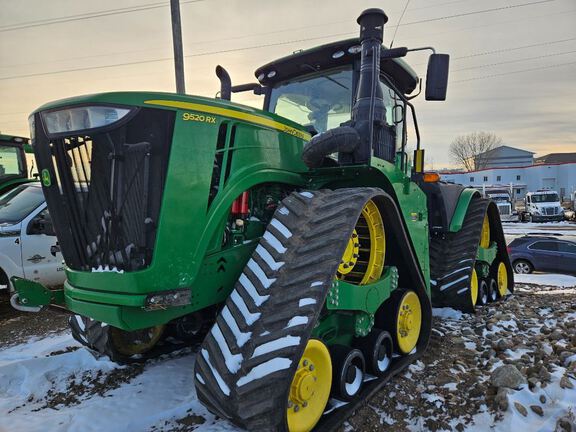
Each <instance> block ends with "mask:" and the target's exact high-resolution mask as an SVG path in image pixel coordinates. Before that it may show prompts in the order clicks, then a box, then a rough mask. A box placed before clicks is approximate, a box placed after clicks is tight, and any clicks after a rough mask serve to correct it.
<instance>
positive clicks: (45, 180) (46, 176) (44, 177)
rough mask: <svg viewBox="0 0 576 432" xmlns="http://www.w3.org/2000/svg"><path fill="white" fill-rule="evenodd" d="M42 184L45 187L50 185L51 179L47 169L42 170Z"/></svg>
mask: <svg viewBox="0 0 576 432" xmlns="http://www.w3.org/2000/svg"><path fill="white" fill-rule="evenodd" d="M42 184H43V185H44V186H46V187H49V186H50V185H52V179H51V178H50V173H49V172H48V170H47V169H43V170H42Z"/></svg>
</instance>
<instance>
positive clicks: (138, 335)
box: [110, 325, 164, 356]
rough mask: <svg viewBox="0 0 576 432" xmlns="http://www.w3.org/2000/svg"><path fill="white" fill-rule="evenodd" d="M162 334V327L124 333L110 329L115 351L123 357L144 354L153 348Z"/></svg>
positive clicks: (114, 328) (116, 329)
mask: <svg viewBox="0 0 576 432" xmlns="http://www.w3.org/2000/svg"><path fill="white" fill-rule="evenodd" d="M163 333H164V325H159V326H155V327H148V328H145V329H142V330H135V331H126V330H122V329H119V328H116V327H110V337H111V338H112V343H113V345H114V348H115V349H116V351H118V352H119V353H120V354H122V355H125V356H133V355H138V354H144V353H145V352H147V351H150V350H151V349H152V348H154V345H156V344H157V343H158V341H159V340H160V338H161V337H162V334H163Z"/></svg>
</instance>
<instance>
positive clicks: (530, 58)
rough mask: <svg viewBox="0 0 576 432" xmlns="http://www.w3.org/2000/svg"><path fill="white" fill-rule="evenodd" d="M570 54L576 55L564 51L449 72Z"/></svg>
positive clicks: (573, 51) (574, 51)
mask: <svg viewBox="0 0 576 432" xmlns="http://www.w3.org/2000/svg"><path fill="white" fill-rule="evenodd" d="M572 53H576V50H572V51H564V52H561V53H554V54H546V55H540V56H535V57H526V58H521V59H516V60H508V61H503V62H498V63H489V64H483V65H480V66H469V67H465V68H460V69H453V70H451V72H459V71H464V70H472V69H482V68H486V67H492V66H499V65H503V64H512V63H520V62H523V61H529V60H538V59H543V58H548V57H556V56H560V55H566V54H572Z"/></svg>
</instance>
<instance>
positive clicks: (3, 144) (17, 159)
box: [0, 134, 32, 195]
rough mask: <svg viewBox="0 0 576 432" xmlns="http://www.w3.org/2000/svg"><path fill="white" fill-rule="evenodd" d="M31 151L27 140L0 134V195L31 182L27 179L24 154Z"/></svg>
mask: <svg viewBox="0 0 576 432" xmlns="http://www.w3.org/2000/svg"><path fill="white" fill-rule="evenodd" d="M28 151H31V149H30V144H29V142H28V138H23V137H17V136H12V135H3V134H0V195H3V194H5V193H6V192H8V191H10V190H11V189H14V188H15V187H16V186H18V185H20V184H22V183H27V182H30V181H32V179H30V178H28V169H27V163H26V154H25V153H26V152H28Z"/></svg>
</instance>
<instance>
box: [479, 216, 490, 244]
mask: <svg viewBox="0 0 576 432" xmlns="http://www.w3.org/2000/svg"><path fill="white" fill-rule="evenodd" d="M480 247H481V248H484V249H488V248H489V247H490V221H489V220H488V214H485V215H484V221H483V222H482V232H481V234H480Z"/></svg>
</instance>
